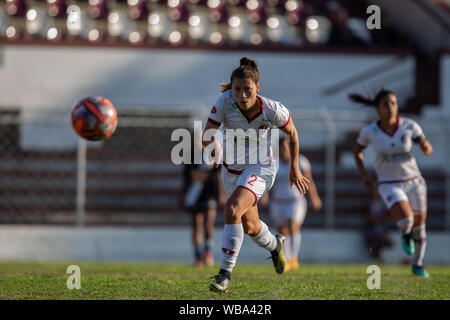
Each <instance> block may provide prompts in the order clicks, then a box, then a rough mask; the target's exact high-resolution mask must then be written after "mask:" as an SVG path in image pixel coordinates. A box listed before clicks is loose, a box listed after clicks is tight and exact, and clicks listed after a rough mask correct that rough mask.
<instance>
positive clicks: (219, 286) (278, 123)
mask: <svg viewBox="0 0 450 320" xmlns="http://www.w3.org/2000/svg"><path fill="white" fill-rule="evenodd" d="M259 88H260V83H259V70H258V65H257V63H256V61H255V60H254V59H251V58H247V57H244V58H242V59H241V60H240V66H239V67H238V68H236V69H235V70H234V71H233V72H232V74H231V77H230V83H228V84H223V86H222V89H223V93H222V95H221V96H220V97H219V98H218V99H217V101H216V103H215V104H214V106H213V107H212V109H211V113H210V115H209V118H208V121H207V123H206V126H205V129H204V137H205V133H208V135H209V134H215V133H217V129H218V128H219V127H220V126H221V125H222V124H223V126H224V129H225V130H224V131H225V133H226V134H228V132H229V131H230V130H229V129H243V130H244V131H246V132H250V136H246V137H245V141H246V143H245V144H247V145H248V147H245V150H244V152H242V153H241V152H239V151H240V150H237V151H238V152H234V151H233V150H229V149H228V146H227V145H228V142H229V140H228V139H227V143H225V144H224V146H225V149H224V151H222V147H221V144H220V142H219V141H218V140H217V139H214V140H213V141H214V146H215V149H214V152H215V155H214V156H215V160H214V161H216V163H217V164H218V163H221V162H222V160H221V159H222V156H223V158H224V160H225V161H224V163H223V169H222V180H223V183H224V188H225V191H226V194H227V196H228V200H227V202H226V204H225V208H224V215H225V226H224V231H223V235H222V263H221V266H220V271H219V274H218V275H216V276H214V281H213V282H212V283H211V284H210V287H209V288H210V290H212V291H215V292H227V291H228V288H229V286H230V280H231V272H232V270H233V267H234V266H235V264H236V260H237V257H238V254H239V250H240V249H241V246H242V242H243V239H244V233H245V234H248V235H249V236H250V237H251V238H252V240H253V241H254V242H255V243H256V244H257V245H259V246H260V247H262V248H264V249H266V250H267V251H269V252H270V253H271V258H272V261H273V264H274V267H275V271H276V272H277V273H283V272H284V269H285V262H286V261H285V258H284V254H283V247H284V237H283V236H282V235H277V236H275V235H273V234H272V233H271V232H270V230H269V228H268V227H267V225H266V224H265V223H264V222H263V221H261V220H260V219H259V214H258V207H257V205H256V204H257V202H258V200H259V199H261V197H262V196H264V194H266V193H267V192H268V191H269V190H270V188H271V187H272V185H273V182H274V180H275V176H276V170H277V168H276V161H275V160H274V158H273V153H272V146H271V129H272V128H273V127H278V128H280V129H281V130H282V131H283V132H284V133H285V134H286V135H288V136H289V138H290V139H289V142H290V144H289V147H290V150H291V162H290V171H289V181H290V183H291V185H295V186H296V187H297V188H298V189H299V191H300V192H301V193H306V191H307V190H308V183H309V180H308V179H306V178H305V177H304V176H303V175H302V174H301V172H300V169H299V167H298V152H299V145H298V136H297V130H296V129H295V126H294V123H293V121H292V119H291V116H290V113H289V111H288V110H287V109H286V107H284V106H283V105H282V104H281V103H279V102H277V101H273V100H271V99H268V98H266V97H263V96H259V95H257V93H258V91H259ZM252 132H253V133H254V134H255V136H254V137H253V138H252V137H251V133H252ZM236 138H237V139H240V137H237V136H236V135H234V136H233V137H232V139H233V140H234V141H236V140H235V139H236ZM247 138H248V140H247ZM250 139H256V141H254V140H252V141H250ZM205 140H208V139H207V138H203V145H204V146H205V147H207V146H208V145H209V143H210V141H205ZM233 140H231V142H232V141H233ZM247 142H248V143H247ZM250 145H254V146H255V147H254V148H253V149H252V148H251V147H250ZM234 147H235V144H233V148H234ZM260 148H265V149H264V150H263V152H262V153H263V154H264V155H265V156H263V157H261V158H259V159H257V158H256V160H257V161H256V163H255V164H253V163H250V159H251V158H252V157H251V155H252V156H253V155H255V154H256V155H257V156H261V152H260ZM231 152H232V155H233V157H232V159H229V158H230V157H231V156H230V155H231ZM242 156H243V157H244V159H242V158H241V157H242ZM229 160H231V161H232V162H228V161H229ZM242 160H244V161H242ZM227 162H228V163H227Z"/></svg>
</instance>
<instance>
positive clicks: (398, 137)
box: [349, 89, 433, 277]
mask: <svg viewBox="0 0 450 320" xmlns="http://www.w3.org/2000/svg"><path fill="white" fill-rule="evenodd" d="M349 97H350V99H351V100H352V101H354V102H357V103H361V104H365V105H369V106H375V107H376V109H377V112H378V115H379V117H380V119H379V120H378V121H374V122H372V123H369V124H368V125H366V126H365V127H364V128H363V129H362V130H361V132H360V134H359V137H358V140H357V142H356V146H355V150H354V157H355V161H356V165H357V167H358V169H359V171H360V173H361V175H362V177H363V180H364V184H365V185H366V186H367V187H369V188H370V187H371V185H372V183H373V182H372V180H371V178H370V176H369V174H368V173H367V171H366V170H365V168H364V162H363V161H364V157H363V150H364V148H365V147H366V146H367V145H369V144H372V147H373V150H374V151H375V154H376V161H375V171H376V174H377V177H378V191H379V193H380V196H381V197H382V199H383V201H384V203H385V204H386V206H387V208H388V209H389V213H390V214H391V215H392V217H393V218H394V219H395V221H396V223H397V226H398V228H399V229H400V231H401V232H402V233H403V235H402V246H403V249H404V250H405V252H406V253H407V254H409V255H412V254H415V256H414V261H413V265H412V272H413V274H415V275H418V276H421V277H428V276H429V274H428V272H427V271H426V270H425V267H424V265H423V257H424V255H425V245H426V240H425V239H426V233H425V220H426V216H427V187H426V183H425V180H424V178H423V177H422V175H421V173H420V171H419V168H418V167H417V163H416V159H415V158H414V157H413V156H412V154H411V148H412V142H414V143H416V144H418V145H419V147H420V149H421V150H422V152H423V153H424V154H425V155H427V156H428V155H430V154H431V153H432V152H433V148H432V146H431V144H430V142H429V141H428V140H427V139H426V138H425V135H424V134H423V132H422V129H421V128H420V126H419V125H418V124H417V123H416V122H415V121H413V120H411V119H408V118H405V117H399V116H398V105H397V97H396V95H395V93H394V92H392V91H389V90H384V89H383V90H381V91H379V92H378V93H377V95H376V96H375V99H373V100H371V99H368V98H365V97H362V96H360V95H357V94H351V95H350V96H349Z"/></svg>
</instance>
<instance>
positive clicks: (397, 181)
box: [378, 176, 419, 185]
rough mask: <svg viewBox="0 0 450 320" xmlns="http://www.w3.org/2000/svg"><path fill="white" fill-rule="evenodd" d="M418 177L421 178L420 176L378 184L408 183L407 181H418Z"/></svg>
mask: <svg viewBox="0 0 450 320" xmlns="http://www.w3.org/2000/svg"><path fill="white" fill-rule="evenodd" d="M418 177H419V176H415V177H412V178H409V179H404V180H390V181H381V182H378V184H379V185H380V184H384V183H400V182H407V181H411V180H415V179H417V178H418Z"/></svg>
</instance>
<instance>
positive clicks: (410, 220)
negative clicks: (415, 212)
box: [397, 217, 414, 234]
mask: <svg viewBox="0 0 450 320" xmlns="http://www.w3.org/2000/svg"><path fill="white" fill-rule="evenodd" d="M413 225H414V217H406V218H403V219H401V220H398V221H397V227H398V228H399V229H400V231H401V232H402V233H403V234H408V233H410V232H411V229H412V227H413Z"/></svg>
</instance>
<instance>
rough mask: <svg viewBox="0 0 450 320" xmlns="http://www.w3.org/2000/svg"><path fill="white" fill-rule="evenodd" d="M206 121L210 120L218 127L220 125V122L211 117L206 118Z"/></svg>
mask: <svg viewBox="0 0 450 320" xmlns="http://www.w3.org/2000/svg"><path fill="white" fill-rule="evenodd" d="M208 122H210V123H212V124H213V125H215V126H218V127H220V124H221V123H220V122H217V121H216V120H213V119H211V118H208Z"/></svg>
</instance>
